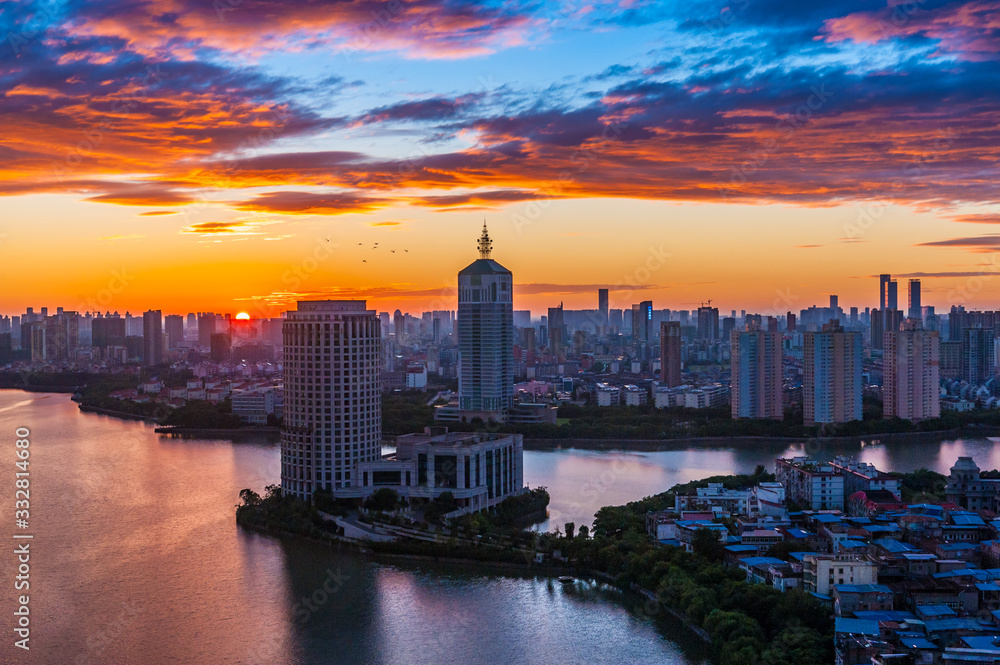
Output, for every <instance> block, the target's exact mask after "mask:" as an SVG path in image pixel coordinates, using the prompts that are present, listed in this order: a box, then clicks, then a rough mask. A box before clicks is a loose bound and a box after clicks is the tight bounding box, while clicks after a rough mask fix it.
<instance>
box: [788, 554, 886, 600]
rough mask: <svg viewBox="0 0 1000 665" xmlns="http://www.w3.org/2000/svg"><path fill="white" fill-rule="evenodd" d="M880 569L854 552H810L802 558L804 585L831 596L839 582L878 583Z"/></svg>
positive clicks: (815, 591)
mask: <svg viewBox="0 0 1000 665" xmlns="http://www.w3.org/2000/svg"><path fill="white" fill-rule="evenodd" d="M877 582H878V569H877V568H876V566H875V564H874V563H872V562H871V561H867V560H865V559H862V558H860V557H859V556H857V555H854V554H808V555H806V556H805V557H803V559H802V587H803V588H804V589H805V590H806V591H808V592H810V593H818V594H820V595H823V596H829V595H830V590H831V588H832V587H833V586H834V585H837V584H876V583H877Z"/></svg>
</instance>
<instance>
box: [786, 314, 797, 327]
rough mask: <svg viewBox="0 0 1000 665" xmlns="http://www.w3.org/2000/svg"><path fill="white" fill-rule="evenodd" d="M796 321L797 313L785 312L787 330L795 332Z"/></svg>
mask: <svg viewBox="0 0 1000 665" xmlns="http://www.w3.org/2000/svg"><path fill="white" fill-rule="evenodd" d="M795 323H796V320H795V315H794V314H792V313H791V312H785V330H787V331H788V332H795Z"/></svg>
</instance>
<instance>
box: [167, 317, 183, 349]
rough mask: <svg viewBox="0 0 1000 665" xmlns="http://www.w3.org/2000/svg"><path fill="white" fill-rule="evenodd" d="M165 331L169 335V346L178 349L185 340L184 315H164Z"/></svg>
mask: <svg viewBox="0 0 1000 665" xmlns="http://www.w3.org/2000/svg"><path fill="white" fill-rule="evenodd" d="M163 332H164V333H166V335H167V348H168V349H171V350H172V349H176V348H178V347H180V346H181V344H182V343H183V342H184V317H182V316H181V315H180V314H167V315H166V316H165V317H163Z"/></svg>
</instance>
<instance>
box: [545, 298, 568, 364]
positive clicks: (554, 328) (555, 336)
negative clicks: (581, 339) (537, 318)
mask: <svg viewBox="0 0 1000 665" xmlns="http://www.w3.org/2000/svg"><path fill="white" fill-rule="evenodd" d="M548 329H549V349H550V350H551V352H552V357H553V359H554V360H555V361H556V362H563V361H565V360H566V323H565V321H564V320H563V304H562V303H559V306H558V307H549V317H548Z"/></svg>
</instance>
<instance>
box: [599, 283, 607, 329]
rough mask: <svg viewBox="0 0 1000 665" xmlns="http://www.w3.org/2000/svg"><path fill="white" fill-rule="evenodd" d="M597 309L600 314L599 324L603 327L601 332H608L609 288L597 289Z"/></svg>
mask: <svg viewBox="0 0 1000 665" xmlns="http://www.w3.org/2000/svg"><path fill="white" fill-rule="evenodd" d="M597 311H598V313H599V315H600V321H599V325H600V326H601V327H602V329H601V332H602V333H607V331H608V290H607V289H597Z"/></svg>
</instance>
